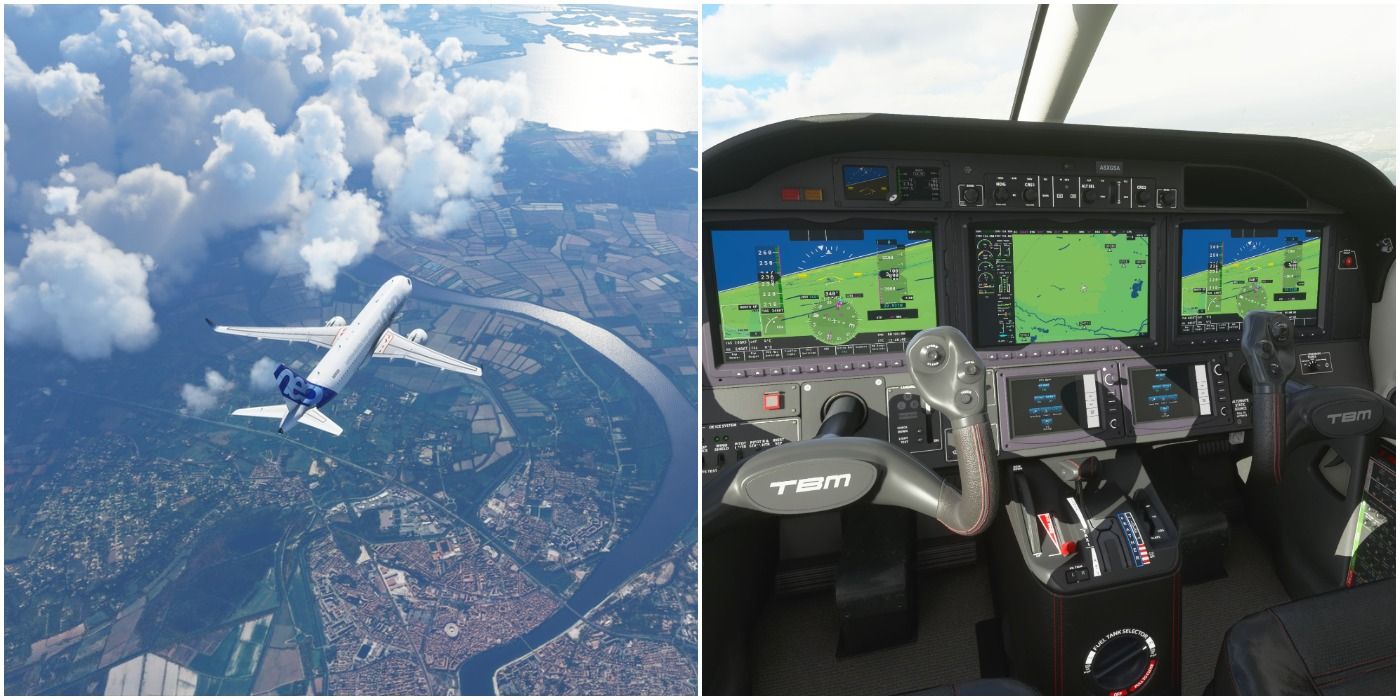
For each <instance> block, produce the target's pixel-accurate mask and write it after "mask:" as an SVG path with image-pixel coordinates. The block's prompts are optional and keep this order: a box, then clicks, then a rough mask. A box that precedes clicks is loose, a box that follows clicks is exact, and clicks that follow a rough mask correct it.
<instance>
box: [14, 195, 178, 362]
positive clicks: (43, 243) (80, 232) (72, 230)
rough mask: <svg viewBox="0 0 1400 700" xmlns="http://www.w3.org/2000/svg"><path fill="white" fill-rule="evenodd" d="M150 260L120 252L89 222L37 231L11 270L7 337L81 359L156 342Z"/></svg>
mask: <svg viewBox="0 0 1400 700" xmlns="http://www.w3.org/2000/svg"><path fill="white" fill-rule="evenodd" d="M153 266H154V263H153V262H152V260H151V258H150V257H149V256H145V255H139V254H136V253H128V252H125V251H122V250H121V249H119V248H117V247H116V246H114V245H112V242H111V241H109V240H107V239H105V238H103V237H102V236H100V235H98V234H97V233H96V232H95V231H93V230H92V229H91V228H89V227H88V226H87V225H86V224H82V223H78V224H69V223H67V222H64V221H57V222H55V223H54V227H53V229H51V230H48V231H40V232H38V233H35V234H34V235H33V236H32V237H31V238H30V240H29V248H28V250H27V251H25V256H24V259H23V260H22V261H21V262H20V264H19V265H18V267H14V268H10V267H7V268H6V270H5V339H6V341H7V342H22V343H33V344H36V345H42V346H45V347H58V348H61V349H62V350H64V351H65V352H67V353H68V354H69V355H72V356H73V357H76V358H78V359H80V360H93V359H99V358H104V357H109V356H110V355H111V354H112V350H113V349H119V350H124V351H128V352H131V351H137V350H144V349H145V348H147V347H149V346H150V345H151V343H153V342H155V339H156V335H157V329H156V323H155V312H154V311H153V310H152V309H151V304H150V301H149V296H148V293H147V289H146V276H147V274H148V273H149V272H150V270H151V268H152V267H153Z"/></svg>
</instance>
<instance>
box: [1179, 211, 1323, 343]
mask: <svg viewBox="0 0 1400 700" xmlns="http://www.w3.org/2000/svg"><path fill="white" fill-rule="evenodd" d="M1321 260H1322V230H1321V229H1312V228H1243V227H1241V228H1186V227H1183V228H1182V230H1181V323H1180V331H1181V332H1182V333H1214V332H1219V331H1238V330H1240V326H1241V324H1242V323H1243V319H1244V315H1245V314H1246V313H1248V312H1250V311H1253V310H1255V309H1262V310H1265V311H1279V312H1282V313H1284V314H1287V315H1289V316H1292V317H1293V323H1294V325H1297V326H1316V325H1317V316H1318V314H1317V310H1318V291H1319V286H1318V268H1319V267H1320V262H1321Z"/></svg>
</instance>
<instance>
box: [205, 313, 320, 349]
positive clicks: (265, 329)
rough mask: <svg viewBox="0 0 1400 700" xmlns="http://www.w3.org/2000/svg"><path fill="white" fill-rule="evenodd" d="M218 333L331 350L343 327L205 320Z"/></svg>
mask: <svg viewBox="0 0 1400 700" xmlns="http://www.w3.org/2000/svg"><path fill="white" fill-rule="evenodd" d="M204 322H205V323H208V324H209V327H210V328H213V329H214V331H215V332H216V333H227V334H229V335H244V336H248V337H249V338H258V339H260V340H285V341H287V342H289V343H291V342H300V343H311V344H312V345H316V346H319V347H323V348H329V347H330V346H331V343H334V342H335V337H336V336H337V335H339V334H340V329H341V328H342V327H343V326H220V325H218V324H217V323H214V322H213V321H210V320H209V319H207V318H206V319H204Z"/></svg>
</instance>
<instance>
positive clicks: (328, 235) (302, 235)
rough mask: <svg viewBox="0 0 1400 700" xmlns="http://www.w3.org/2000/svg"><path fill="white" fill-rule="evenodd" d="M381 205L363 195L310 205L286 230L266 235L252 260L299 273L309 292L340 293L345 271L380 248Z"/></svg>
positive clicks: (341, 196) (346, 195) (345, 195)
mask: <svg viewBox="0 0 1400 700" xmlns="http://www.w3.org/2000/svg"><path fill="white" fill-rule="evenodd" d="M379 236H380V234H379V204H378V203H377V202H375V201H373V200H371V199H369V198H368V197H366V196H365V195H364V194H363V193H360V192H353V193H352V192H344V191H342V192H340V193H338V194H336V195H335V196H334V197H332V198H328V199H327V198H320V197H316V198H313V199H311V201H310V204H309V205H308V206H307V208H306V210H305V211H301V212H298V214H297V215H296V216H294V217H292V219H291V220H290V221H289V222H287V224H286V225H285V226H282V227H279V228H277V229H276V230H273V231H264V232H263V233H262V234H261V237H260V242H259V245H258V247H257V248H256V249H254V251H253V253H252V260H253V261H254V262H256V263H257V264H259V265H260V266H262V267H263V268H265V269H268V270H272V271H281V272H290V271H300V272H303V273H304V274H305V282H306V285H307V286H308V287H311V288H313V289H319V290H323V291H329V290H331V289H334V288H335V282H336V276H337V275H338V274H339V273H340V271H341V270H342V269H344V268H346V267H349V266H350V265H354V264H355V263H357V262H359V261H360V260H362V259H364V257H365V256H366V255H368V254H369V253H370V251H372V250H374V246H375V244H377V243H378V242H379Z"/></svg>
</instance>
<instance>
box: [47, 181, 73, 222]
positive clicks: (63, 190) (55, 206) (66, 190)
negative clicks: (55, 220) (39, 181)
mask: <svg viewBox="0 0 1400 700" xmlns="http://www.w3.org/2000/svg"><path fill="white" fill-rule="evenodd" d="M44 213H45V214H50V215H53V216H72V215H74V214H76V213H78V188H76V187H68V186H63V187H45V188H44Z"/></svg>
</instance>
